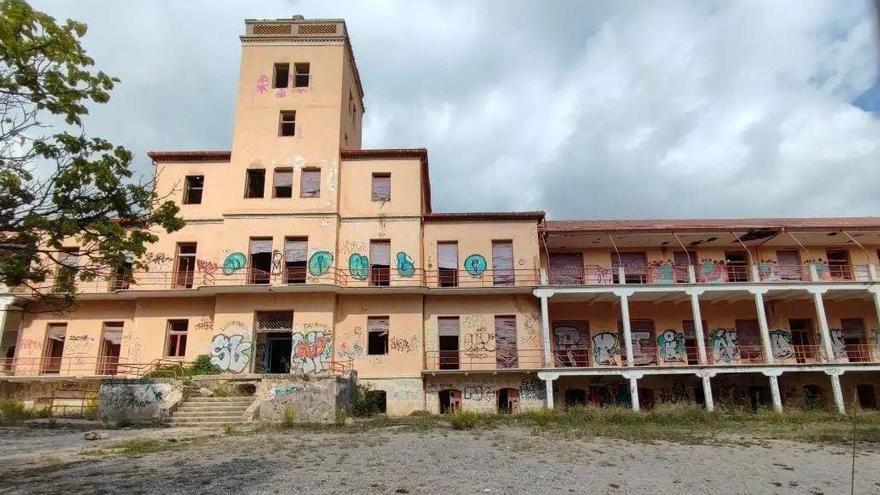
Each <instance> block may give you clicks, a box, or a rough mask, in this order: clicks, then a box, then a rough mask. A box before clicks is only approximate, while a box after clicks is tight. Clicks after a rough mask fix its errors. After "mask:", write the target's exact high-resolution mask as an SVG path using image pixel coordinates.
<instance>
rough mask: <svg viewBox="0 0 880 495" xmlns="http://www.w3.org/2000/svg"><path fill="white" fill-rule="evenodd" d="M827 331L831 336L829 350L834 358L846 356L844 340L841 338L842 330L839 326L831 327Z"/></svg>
mask: <svg viewBox="0 0 880 495" xmlns="http://www.w3.org/2000/svg"><path fill="white" fill-rule="evenodd" d="M828 333H829V334H830V336H831V352H833V353H834V359H840V358H845V357H847V354H846V341H845V340H843V330H842V329H840V328H832V329H831V330H829V331H828Z"/></svg>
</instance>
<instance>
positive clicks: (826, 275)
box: [807, 260, 833, 282]
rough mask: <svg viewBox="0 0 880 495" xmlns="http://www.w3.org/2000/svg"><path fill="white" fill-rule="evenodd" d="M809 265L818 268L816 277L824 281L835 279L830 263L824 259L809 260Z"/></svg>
mask: <svg viewBox="0 0 880 495" xmlns="http://www.w3.org/2000/svg"><path fill="white" fill-rule="evenodd" d="M807 266H808V267H810V266H813V267H815V268H816V278H817V279H818V280H820V281H823V282H830V281H831V280H833V278H832V276H831V270H829V269H828V264H827V263H825V261H823V260H807Z"/></svg>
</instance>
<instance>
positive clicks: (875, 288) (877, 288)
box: [868, 285, 880, 294]
mask: <svg viewBox="0 0 880 495" xmlns="http://www.w3.org/2000/svg"><path fill="white" fill-rule="evenodd" d="M868 292H871V293H873V294H880V285H872V286H870V287H868Z"/></svg>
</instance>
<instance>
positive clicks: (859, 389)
mask: <svg viewBox="0 0 880 495" xmlns="http://www.w3.org/2000/svg"><path fill="white" fill-rule="evenodd" d="M856 395H857V396H858V399H859V407H861V408H862V409H877V395H876V394H875V391H874V386H873V385H868V384H862V385H856Z"/></svg>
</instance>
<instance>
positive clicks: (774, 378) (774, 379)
mask: <svg viewBox="0 0 880 495" xmlns="http://www.w3.org/2000/svg"><path fill="white" fill-rule="evenodd" d="M767 378H769V379H770V395H771V396H772V397H773V410H775V411H776V412H782V395H781V394H780V393H779V376H778V375H770V376H768V377H767Z"/></svg>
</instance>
